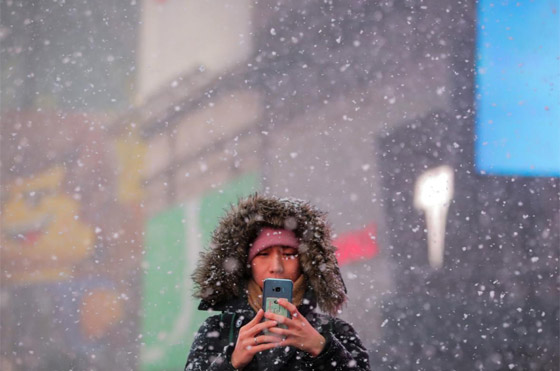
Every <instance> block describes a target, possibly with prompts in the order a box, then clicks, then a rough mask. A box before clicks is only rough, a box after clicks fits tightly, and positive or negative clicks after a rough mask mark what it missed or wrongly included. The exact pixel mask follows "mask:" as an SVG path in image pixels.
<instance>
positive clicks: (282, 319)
mask: <svg viewBox="0 0 560 371" xmlns="http://www.w3.org/2000/svg"><path fill="white" fill-rule="evenodd" d="M264 317H265V318H266V319H270V320H273V321H276V322H278V323H282V324H285V325H287V326H289V325H291V324H292V320H291V319H290V318H288V317H286V316H282V315H280V314H276V313H272V312H266V313H265V314H264Z"/></svg>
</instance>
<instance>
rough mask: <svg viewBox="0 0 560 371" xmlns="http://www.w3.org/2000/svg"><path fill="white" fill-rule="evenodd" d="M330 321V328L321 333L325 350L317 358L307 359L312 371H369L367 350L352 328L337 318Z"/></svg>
mask: <svg viewBox="0 0 560 371" xmlns="http://www.w3.org/2000/svg"><path fill="white" fill-rule="evenodd" d="M331 321H332V326H330V328H329V329H328V331H325V332H324V333H323V336H324V337H325V339H326V341H327V342H326V344H325V348H324V349H323V351H322V352H321V353H320V354H319V355H318V356H317V357H315V358H312V357H308V362H309V365H310V366H311V367H312V369H315V370H337V371H343V370H344V371H346V370H352V371H370V365H369V356H368V353H367V350H366V349H365V348H364V346H363V344H362V341H361V340H360V338H359V337H358V334H356V331H355V330H354V328H353V327H352V326H350V325H349V324H348V323H346V322H344V321H343V320H341V319H338V318H332V319H331Z"/></svg>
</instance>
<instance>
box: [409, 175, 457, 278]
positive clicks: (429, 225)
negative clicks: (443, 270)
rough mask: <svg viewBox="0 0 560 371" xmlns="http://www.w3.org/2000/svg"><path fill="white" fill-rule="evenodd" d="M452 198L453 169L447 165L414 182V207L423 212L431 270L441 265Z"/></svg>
mask: <svg viewBox="0 0 560 371" xmlns="http://www.w3.org/2000/svg"><path fill="white" fill-rule="evenodd" d="M452 198H453V169H452V168H451V167H449V166H447V165H444V166H439V167H436V168H433V169H430V170H428V171H426V172H424V173H423V174H422V175H420V176H419V177H418V179H417V180H416V185H415V189H414V207H415V208H416V209H418V210H422V211H424V214H425V215H426V229H427V231H428V261H429V262H430V265H431V266H432V267H433V268H436V269H437V268H440V267H441V266H442V265H443V250H444V247H445V224H446V221H447V211H448V210H449V203H450V202H451V199H452Z"/></svg>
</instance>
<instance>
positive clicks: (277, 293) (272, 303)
mask: <svg viewBox="0 0 560 371" xmlns="http://www.w3.org/2000/svg"><path fill="white" fill-rule="evenodd" d="M293 289H294V283H293V282H292V280H285V279H281V278H267V279H265V280H264V286H263V303H262V307H263V309H264V311H265V312H266V311H269V312H272V313H276V314H280V315H281V316H284V317H288V318H290V317H291V315H290V313H289V311H288V310H287V309H286V308H284V307H283V306H281V305H280V304H278V299H286V300H287V301H289V302H290V303H291V302H292V291H293ZM278 327H281V328H286V325H283V324H279V325H278ZM265 334H268V331H266V330H265Z"/></svg>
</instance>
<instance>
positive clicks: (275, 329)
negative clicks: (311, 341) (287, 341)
mask: <svg viewBox="0 0 560 371" xmlns="http://www.w3.org/2000/svg"><path fill="white" fill-rule="evenodd" d="M268 331H270V332H272V333H273V334H276V335H281V336H288V335H292V331H291V330H288V329H284V328H281V327H273V328H271V329H269V330H268Z"/></svg>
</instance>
